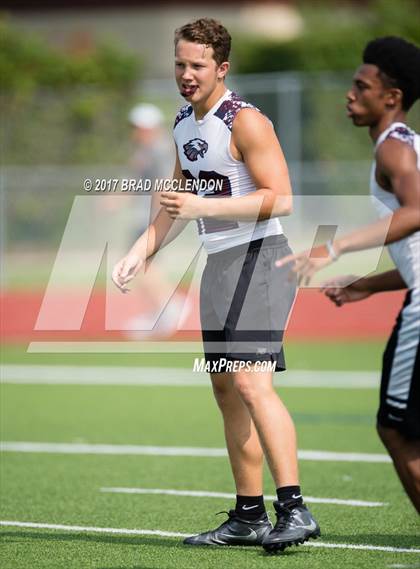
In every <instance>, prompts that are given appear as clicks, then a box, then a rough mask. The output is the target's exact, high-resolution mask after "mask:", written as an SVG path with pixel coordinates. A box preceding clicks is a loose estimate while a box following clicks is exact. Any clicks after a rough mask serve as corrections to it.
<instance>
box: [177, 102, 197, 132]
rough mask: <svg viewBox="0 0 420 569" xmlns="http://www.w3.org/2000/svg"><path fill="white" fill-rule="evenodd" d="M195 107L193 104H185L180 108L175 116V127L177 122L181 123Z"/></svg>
mask: <svg viewBox="0 0 420 569" xmlns="http://www.w3.org/2000/svg"><path fill="white" fill-rule="evenodd" d="M192 111H193V109H192V106H191V105H184V106H183V107H181V108H180V110H179V111H178V114H177V115H176V117H175V123H174V128H175V127H176V126H177V124H179V123H180V122H181V121H182V120H184V119H186V118H187V117H189V116H190V114H191V113H192Z"/></svg>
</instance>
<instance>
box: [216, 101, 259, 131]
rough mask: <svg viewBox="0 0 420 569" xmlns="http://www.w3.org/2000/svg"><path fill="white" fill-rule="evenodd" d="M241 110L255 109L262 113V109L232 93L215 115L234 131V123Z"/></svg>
mask: <svg viewBox="0 0 420 569" xmlns="http://www.w3.org/2000/svg"><path fill="white" fill-rule="evenodd" d="M241 109H255V110H256V111H258V112H261V111H260V109H258V108H257V107H255V106H254V105H251V103H247V102H246V101H243V100H242V99H241V98H240V97H239V96H238V95H237V94H236V93H231V94H230V95H229V97H228V98H227V99H225V100H224V101H223V103H222V104H221V105H220V107H219V108H218V109H217V111H216V112H215V113H214V115H215V116H216V117H218V118H219V119H221V120H222V121H223V122H224V123H225V125H226V126H227V127H228V129H229V130H232V126H233V121H234V120H235V117H236V115H237V114H238V112H239V111H240V110H241Z"/></svg>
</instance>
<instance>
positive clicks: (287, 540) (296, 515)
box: [262, 501, 321, 553]
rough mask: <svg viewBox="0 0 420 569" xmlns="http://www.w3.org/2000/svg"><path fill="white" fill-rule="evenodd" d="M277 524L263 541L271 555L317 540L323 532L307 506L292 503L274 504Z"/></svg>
mask: <svg viewBox="0 0 420 569" xmlns="http://www.w3.org/2000/svg"><path fill="white" fill-rule="evenodd" d="M274 508H275V510H276V516H277V522H276V524H275V526H274V528H273V529H272V530H271V531H270V533H268V534H267V535H266V536H265V537H264V539H263V543H262V545H263V547H264V549H265V550H266V551H268V552H269V553H278V552H279V551H283V550H284V549H286V547H289V546H291V545H299V544H300V543H304V542H305V541H308V539H311V538H313V539H316V538H318V537H319V536H320V535H321V530H320V529H319V525H318V523H317V521H316V520H315V518H314V517H313V516H312V514H311V512H310V511H309V510H308V508H307V507H306V506H305V504H302V503H299V502H296V501H293V502H292V501H290V502H286V503H284V504H282V503H280V502H274Z"/></svg>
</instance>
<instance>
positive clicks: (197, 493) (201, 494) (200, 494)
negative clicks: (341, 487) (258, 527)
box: [100, 487, 387, 508]
mask: <svg viewBox="0 0 420 569" xmlns="http://www.w3.org/2000/svg"><path fill="white" fill-rule="evenodd" d="M100 491H101V492H110V493H114V494H158V495H168V496H191V497H193V498H227V499H235V498H236V494H230V493H227V492H208V491H207V490H172V489H163V488H118V487H116V488H112V487H111V488H101V489H100ZM264 497H265V499H266V500H277V496H274V495H273V496H271V495H267V494H266V495H265V496H264ZM305 502H309V503H313V504H336V505H338V506H355V507H368V508H375V507H380V506H386V505H387V504H386V503H384V502H367V501H365V500H341V499H339V498H314V497H313V496H306V495H305Z"/></svg>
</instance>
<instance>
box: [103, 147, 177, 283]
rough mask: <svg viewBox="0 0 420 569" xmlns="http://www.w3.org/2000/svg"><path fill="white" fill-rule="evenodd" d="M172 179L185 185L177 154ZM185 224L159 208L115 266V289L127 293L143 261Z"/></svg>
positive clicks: (113, 277) (174, 235)
mask: <svg viewBox="0 0 420 569" xmlns="http://www.w3.org/2000/svg"><path fill="white" fill-rule="evenodd" d="M173 178H174V179H176V180H180V183H185V179H184V176H183V175H182V171H181V165H180V162H179V158H178V154H176V162H175V168H174V174H173ZM187 224H188V221H185V220H173V219H171V217H170V216H169V214H168V213H167V211H166V210H165V208H163V207H162V208H160V210H159V212H158V214H157V216H156V218H155V219H154V221H153V222H152V223H151V224H150V225H149V226H148V228H147V229H146V230H145V231H144V233H143V234H142V235H141V236H140V237H139V238H138V239H137V241H136V242H135V243H134V245H133V246H132V247H131V249H130V250H129V252H128V253H127V255H126V256H125V257H123V258H122V259H121V260H120V261H119V262H118V263H117V264H116V265H115V267H114V269H113V271H112V280H113V281H114V283H115V284H116V285H117V287H118V288H119V289H120V290H121V291H122V292H128V290H129V289H128V288H127V286H126V285H127V284H128V282H129V281H131V280H132V279H133V278H134V277H135V276H136V274H137V273H138V272H139V270H140V268H141V267H142V266H143V264H144V263H145V261H146V260H147V259H148V258H149V257H151V256H152V255H154V254H155V253H156V252H157V251H158V250H159V249H162V248H163V247H165V246H166V245H168V244H169V243H171V242H172V241H173V240H174V239H176V237H178V235H179V234H180V233H181V232H182V231H183V229H184V228H185V227H186V225H187Z"/></svg>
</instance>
